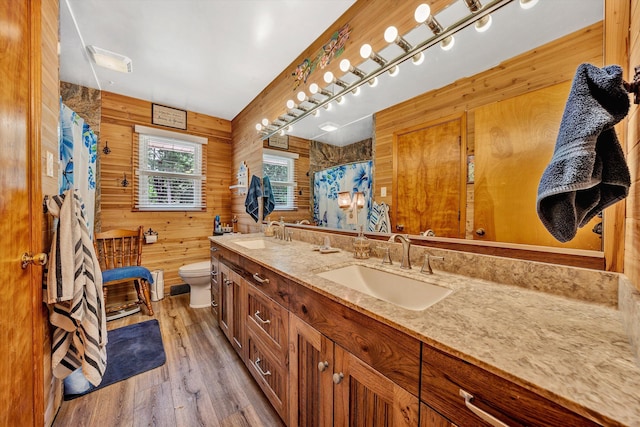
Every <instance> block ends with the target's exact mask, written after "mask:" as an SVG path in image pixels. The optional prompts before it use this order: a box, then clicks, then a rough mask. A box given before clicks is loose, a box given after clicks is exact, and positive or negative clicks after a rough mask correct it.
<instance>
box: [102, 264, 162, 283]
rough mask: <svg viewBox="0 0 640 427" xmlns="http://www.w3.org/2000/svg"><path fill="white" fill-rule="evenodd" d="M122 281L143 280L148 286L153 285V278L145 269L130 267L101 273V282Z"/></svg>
mask: <svg viewBox="0 0 640 427" xmlns="http://www.w3.org/2000/svg"><path fill="white" fill-rule="evenodd" d="M123 279H131V280H133V279H144V280H146V281H147V282H149V283H150V284H153V276H152V275H151V272H150V271H149V270H148V269H147V268H146V267H139V266H132V267H118V268H112V269H111V270H104V271H103V272H102V282H103V283H107V282H112V281H114V280H123Z"/></svg>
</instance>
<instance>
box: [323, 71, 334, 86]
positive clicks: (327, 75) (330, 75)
mask: <svg viewBox="0 0 640 427" xmlns="http://www.w3.org/2000/svg"><path fill="white" fill-rule="evenodd" d="M324 81H325V82H327V83H333V73H332V72H331V71H327V72H326V73H324Z"/></svg>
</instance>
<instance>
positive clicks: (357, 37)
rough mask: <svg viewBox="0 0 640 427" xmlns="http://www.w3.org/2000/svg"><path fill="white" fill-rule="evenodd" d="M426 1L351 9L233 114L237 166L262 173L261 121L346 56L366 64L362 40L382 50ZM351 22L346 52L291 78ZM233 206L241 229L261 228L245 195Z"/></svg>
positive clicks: (385, 1)
mask: <svg viewBox="0 0 640 427" xmlns="http://www.w3.org/2000/svg"><path fill="white" fill-rule="evenodd" d="M423 2H424V1H423V0H376V1H375V2H372V1H365V0H360V1H358V2H356V3H355V4H354V5H353V6H352V7H351V8H349V10H347V11H346V12H345V13H344V14H343V15H342V16H341V17H340V18H338V19H337V20H336V22H335V23H334V25H332V26H331V27H329V28H328V29H327V30H326V31H325V32H324V33H323V34H322V35H321V36H320V37H318V39H316V41H315V42H314V43H312V44H311V45H310V46H309V48H307V49H306V50H305V51H303V52H302V53H301V54H300V55H299V56H298V57H297V58H296V59H295V60H294V61H293V62H292V63H291V64H289V66H287V67H286V68H285V69H284V70H283V71H282V73H280V75H278V76H277V77H276V78H275V79H274V80H273V81H272V82H271V83H270V84H269V85H268V86H267V87H266V88H265V89H264V90H263V91H262V92H261V93H260V94H259V95H258V96H257V97H256V98H255V99H254V100H253V101H252V102H251V103H250V104H249V105H248V106H247V107H245V109H244V110H243V111H242V112H240V114H238V115H237V116H236V117H235V118H234V119H233V121H232V123H233V168H234V169H237V168H238V166H239V164H240V162H242V161H246V162H247V164H248V165H249V173H250V174H256V175H260V173H259V172H260V171H261V170H262V147H263V143H262V141H261V140H260V136H259V135H258V133H257V132H256V129H255V125H256V123H258V122H260V120H262V118H263V117H266V118H267V119H269V120H270V121H273V120H274V119H276V118H277V117H278V116H280V115H282V114H284V113H285V110H286V107H285V104H286V101H287V100H288V99H291V98H293V96H294V95H295V93H296V92H297V91H299V90H305V91H306V92H307V93H308V87H309V85H311V84H312V83H317V84H319V85H320V86H324V85H325V83H324V81H323V80H322V77H323V75H324V72H326V71H332V72H333V73H334V74H336V75H338V76H340V75H342V74H343V73H342V72H341V71H340V69H339V67H338V64H339V63H340V60H342V59H343V58H347V59H349V60H350V61H351V62H353V63H355V64H357V63H360V61H361V60H362V59H361V58H360V53H359V51H360V46H361V45H362V44H364V43H370V44H371V46H372V47H373V49H374V51H379V50H381V49H382V48H383V47H385V46H386V45H387V43H386V42H385V41H384V37H383V35H384V30H385V29H386V28H387V26H389V25H391V24H392V23H393V25H395V26H396V27H397V28H398V31H399V33H400V34H406V33H407V32H409V31H410V30H411V29H412V28H413V27H414V26H415V20H414V18H413V13H414V11H415V8H416V7H417V6H418V5H419V4H421V3H423ZM449 2H450V0H433V1H430V2H429V3H430V5H431V10H432V13H434V14H435V13H438V11H440V10H441V9H442V8H443V7H445V6H446V5H447V4H448V3H449ZM347 23H348V24H349V26H350V27H351V35H350V36H349V40H348V41H347V43H346V45H345V50H344V53H343V54H342V56H340V58H338V59H335V60H333V61H331V63H329V64H328V65H327V67H326V68H324V69H322V70H316V71H315V72H314V73H312V74H310V76H309V78H308V80H307V82H306V83H303V84H301V85H300V87H298V88H295V86H294V80H293V79H292V77H291V73H292V72H293V70H294V69H295V67H296V66H297V65H298V64H300V63H301V62H302V61H303V60H304V59H306V58H309V57H311V56H312V55H313V54H314V53H315V52H317V51H318V49H320V48H321V47H322V46H323V45H324V44H325V43H326V42H327V40H329V38H330V37H331V35H332V34H333V33H334V32H335V31H336V30H337V29H339V28H341V27H342V26H344V25H345V24H347ZM231 208H232V212H233V214H236V215H238V219H239V223H238V226H239V230H240V231H242V232H249V231H258V230H259V229H260V228H259V226H257V225H256V223H255V222H254V221H253V220H252V219H251V217H250V216H249V215H248V214H246V213H245V210H244V196H237V195H236V196H233V198H232V207H231Z"/></svg>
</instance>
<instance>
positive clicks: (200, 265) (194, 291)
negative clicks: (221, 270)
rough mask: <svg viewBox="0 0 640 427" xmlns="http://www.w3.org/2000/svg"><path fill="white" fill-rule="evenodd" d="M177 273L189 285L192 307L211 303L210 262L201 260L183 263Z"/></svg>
mask: <svg viewBox="0 0 640 427" xmlns="http://www.w3.org/2000/svg"><path fill="white" fill-rule="evenodd" d="M178 275H179V276H180V277H181V278H182V280H184V282H185V283H186V284H187V285H189V286H190V287H191V301H190V302H189V306H190V307H192V308H204V307H209V306H210V305H211V262H210V261H202V262H195V263H193V264H187V265H183V266H182V267H180V268H179V269H178Z"/></svg>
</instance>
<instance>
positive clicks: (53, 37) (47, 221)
mask: <svg viewBox="0 0 640 427" xmlns="http://www.w3.org/2000/svg"><path fill="white" fill-rule="evenodd" d="M58 9H59V8H58V0H44V1H42V4H41V31H42V40H41V49H42V51H41V55H42V111H41V115H42V123H41V127H40V136H41V140H40V147H41V149H40V165H41V176H40V180H41V182H42V197H44V195H47V194H57V193H58V168H57V164H58V162H57V159H58V158H59V155H58V123H59V118H60V98H59V97H60V91H59V74H58V14H59V12H58ZM47 153H51V154H53V158H54V168H53V176H47V168H46V166H47V157H46V156H47ZM52 235H53V218H52V217H51V216H50V215H44V217H43V221H42V235H41V240H42V248H43V251H45V252H49V249H50V248H51V237H52ZM41 309H42V317H43V319H42V320H43V322H42V328H43V334H42V335H43V341H42V352H43V355H44V357H43V359H44V360H43V362H44V368H43V374H44V375H43V379H42V380H43V402H42V406H43V412H44V414H43V416H44V425H45V426H50V425H51V424H52V423H53V419H54V417H55V416H56V413H57V410H58V408H59V407H60V405H61V404H62V381H60V380H58V379H56V378H54V377H53V373H52V371H51V330H50V325H49V313H48V309H47V306H46V305H45V304H41Z"/></svg>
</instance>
